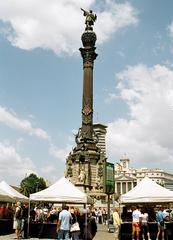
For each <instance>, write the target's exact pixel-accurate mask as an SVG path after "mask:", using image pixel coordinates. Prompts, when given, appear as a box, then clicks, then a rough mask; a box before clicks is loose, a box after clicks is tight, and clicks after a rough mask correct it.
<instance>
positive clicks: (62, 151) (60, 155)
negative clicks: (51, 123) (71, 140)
mask: <svg viewBox="0 0 173 240" xmlns="http://www.w3.org/2000/svg"><path fill="white" fill-rule="evenodd" d="M71 150H72V146H71V145H69V144H68V145H66V147H65V148H58V147H56V146H55V145H53V144H51V145H50V148H49V153H50V155H51V156H53V157H54V158H57V159H58V160H60V161H63V162H65V161H66V158H67V157H68V155H69V152H70V151H71Z"/></svg>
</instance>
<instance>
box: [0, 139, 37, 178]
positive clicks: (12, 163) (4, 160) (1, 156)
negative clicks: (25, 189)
mask: <svg viewBox="0 0 173 240" xmlns="http://www.w3.org/2000/svg"><path fill="white" fill-rule="evenodd" d="M34 171H35V166H34V164H33V162H32V161H31V160H30V159H29V158H24V157H22V156H20V154H19V153H18V152H17V151H16V149H15V147H14V146H12V145H9V144H8V145H7V144H4V143H0V176H1V179H2V178H6V177H7V176H13V177H23V178H24V177H25V175H26V174H27V173H28V172H34Z"/></svg>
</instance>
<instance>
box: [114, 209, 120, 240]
mask: <svg viewBox="0 0 173 240" xmlns="http://www.w3.org/2000/svg"><path fill="white" fill-rule="evenodd" d="M113 225H114V228H115V240H118V239H119V234H120V227H121V219H120V216H119V210H118V208H115V209H114V212H113Z"/></svg>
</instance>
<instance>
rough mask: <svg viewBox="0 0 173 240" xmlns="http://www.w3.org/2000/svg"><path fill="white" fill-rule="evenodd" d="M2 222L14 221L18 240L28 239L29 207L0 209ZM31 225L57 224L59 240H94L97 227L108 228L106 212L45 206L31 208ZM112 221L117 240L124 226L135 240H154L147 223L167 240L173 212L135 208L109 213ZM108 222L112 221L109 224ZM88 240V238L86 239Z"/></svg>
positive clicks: (105, 210) (160, 208) (20, 206)
mask: <svg viewBox="0 0 173 240" xmlns="http://www.w3.org/2000/svg"><path fill="white" fill-rule="evenodd" d="M0 218H13V228H14V229H15V232H16V238H17V239H19V238H20V239H22V238H23V239H25V238H26V237H27V225H28V204H21V203H20V202H17V203H16V206H15V207H13V206H11V205H6V206H5V205H1V206H0ZM29 219H30V222H34V223H54V224H56V225H57V239H59V240H60V239H72V240H79V239H80V240H83V239H87V240H92V239H93V238H94V236H95V235H96V232H97V224H108V223H109V221H108V212H107V208H101V207H98V208H94V207H92V208H91V207H90V208H87V209H82V208H80V209H79V208H78V207H74V206H67V205H65V204H62V206H59V205H58V206H57V205H52V204H43V205H37V206H31V209H30V218H29ZM110 219H111V221H110V222H111V223H112V225H113V228H114V236H115V238H114V240H118V239H120V230H121V225H122V223H123V222H132V240H134V239H136V240H139V239H142V240H144V239H147V240H151V237H150V231H149V230H150V229H149V224H148V222H156V223H157V226H158V231H157V236H156V240H158V239H162V240H164V238H165V236H164V234H165V232H166V223H167V222H168V221H173V211H171V210H170V211H168V210H166V209H164V208H163V207H159V208H157V209H154V208H146V207H139V206H133V208H131V209H130V208H129V209H127V207H124V208H123V209H122V211H121V213H120V208H114V209H110ZM110 219H109V220H110ZM86 236H87V238H86Z"/></svg>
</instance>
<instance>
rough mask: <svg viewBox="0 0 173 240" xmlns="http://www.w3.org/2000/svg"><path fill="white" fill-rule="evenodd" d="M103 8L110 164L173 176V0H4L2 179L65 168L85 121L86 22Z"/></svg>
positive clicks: (103, 99) (102, 112) (101, 116)
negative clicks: (123, 162) (124, 159)
mask: <svg viewBox="0 0 173 240" xmlns="http://www.w3.org/2000/svg"><path fill="white" fill-rule="evenodd" d="M81 7H82V8H84V9H86V10H89V9H93V11H94V12H95V13H96V14H97V21H96V22H95V26H94V31H95V32H96V34H97V43H96V45H97V50H96V52H97V53H98V57H97V59H96V61H95V66H94V122H100V123H103V124H105V125H107V126H108V129H107V139H106V143H107V156H108V161H110V162H113V163H116V162H118V161H119V159H120V158H121V156H122V155H123V154H124V153H126V154H127V155H128V156H129V158H130V160H131V166H132V167H135V168H140V167H148V168H156V167H158V168H161V169H163V170H165V171H168V172H170V173H173V14H172V9H173V1H171V0H167V1H162V0H140V1H138V0H129V1H127V0H126V1H124V0H121V1H120V0H119V1H118V0H117V1H116V0H87V1H84V0H51V1H50V0H25V1H23V0H0V180H5V181H7V182H8V183H9V184H19V183H20V181H21V180H22V179H23V178H24V177H25V176H27V174H28V173H31V172H34V173H36V174H37V175H38V176H41V177H44V178H45V179H47V180H48V181H49V182H54V181H55V180H57V179H58V178H59V177H61V176H63V174H64V167H65V160H66V157H67V156H68V153H69V152H70V151H71V149H72V148H73V147H74V146H75V143H74V133H75V132H76V130H77V129H78V128H79V127H80V126H81V105H82V79H83V76H82V74H83V73H82V59H81V56H80V53H79V50H78V49H79V48H80V47H82V43H81V40H80V38H81V34H82V32H83V31H84V28H85V26H84V21H85V18H84V17H83V15H82V11H81V10H80V8H81Z"/></svg>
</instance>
